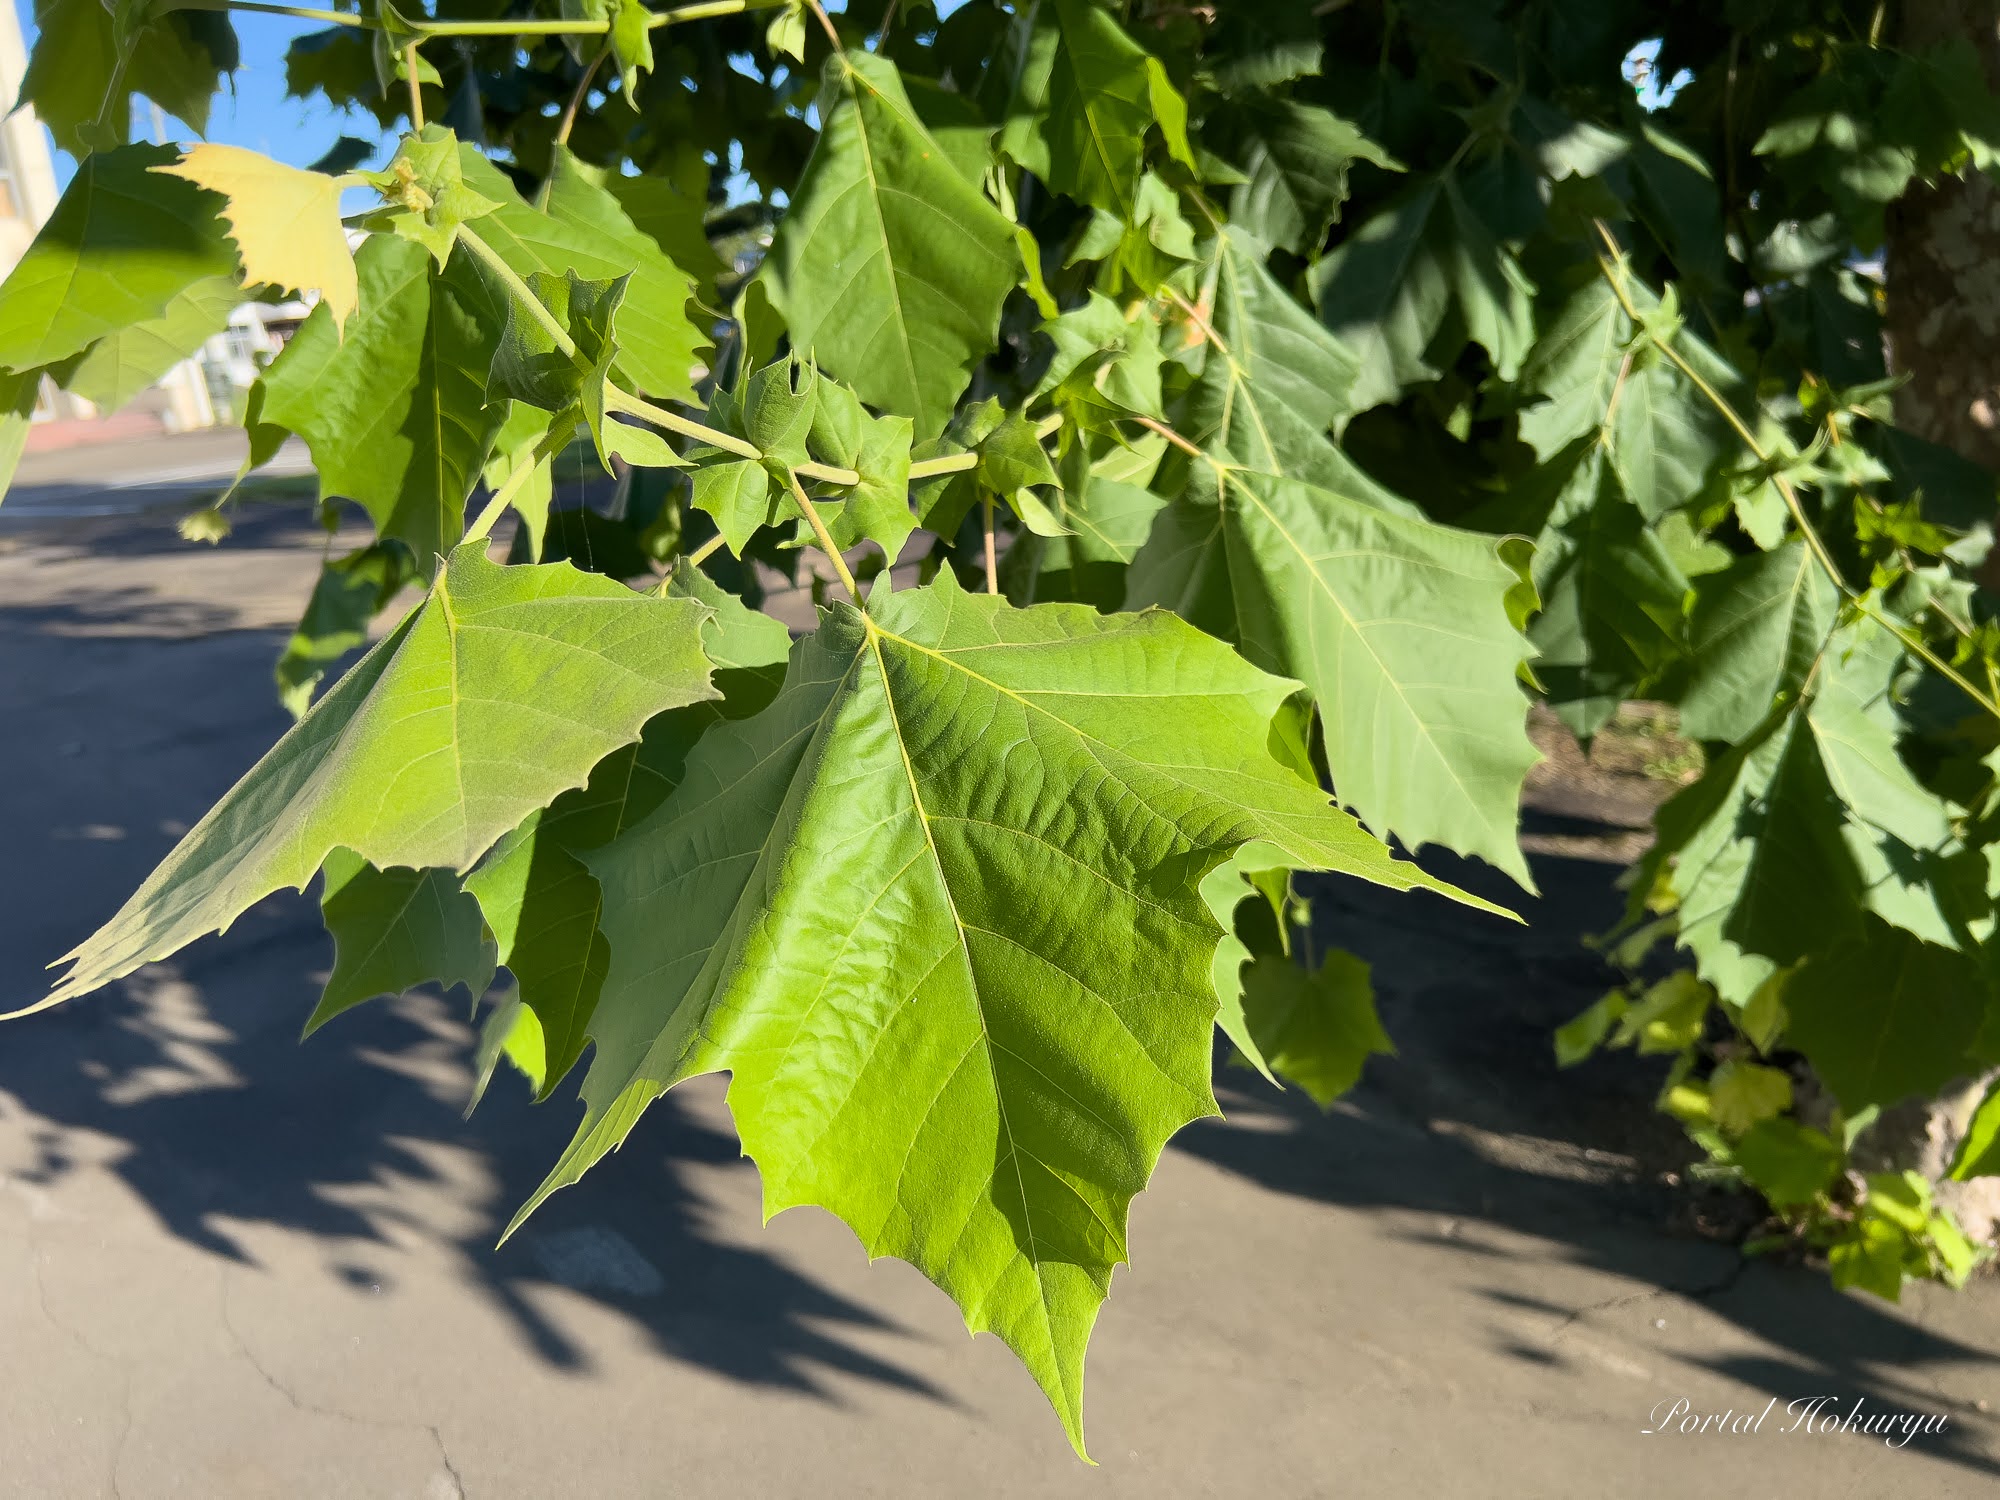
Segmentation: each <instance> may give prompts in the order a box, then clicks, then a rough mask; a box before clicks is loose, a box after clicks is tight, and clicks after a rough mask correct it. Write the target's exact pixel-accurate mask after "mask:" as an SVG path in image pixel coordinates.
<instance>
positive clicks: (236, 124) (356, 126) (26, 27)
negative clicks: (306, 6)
mask: <svg viewBox="0 0 2000 1500" xmlns="http://www.w3.org/2000/svg"><path fill="white" fill-rule="evenodd" d="M12 3H13V4H14V7H15V11H16V13H17V14H18V15H19V16H20V18H21V31H22V33H23V34H24V35H25V36H26V37H27V39H28V43H29V45H30V46H32V45H33V44H34V37H35V26H34V20H33V15H32V0H12ZM231 19H232V20H233V21H234V22H235V24H236V34H237V36H238V37H239V38H241V40H242V44H243V66H242V68H241V69H240V70H239V71H238V72H237V73H236V75H235V91H234V92H233V93H232V92H231V91H230V90H229V89H228V88H227V87H225V88H224V89H223V91H222V92H221V93H220V94H218V95H217V96H216V99H215V104H214V107H213V113H212V114H211V115H210V117H209V122H208V139H209V140H212V141H219V142H221V143H223V144H224V145H230V146H249V147H251V148H252V149H253V150H257V151H262V152H265V153H266V154H267V155H270V156H275V157H276V158H277V159H278V160H279V161H282V162H288V163H290V164H291V165H293V166H296V167H303V166H309V165H310V164H311V163H313V162H314V161H317V160H318V159H319V158H320V157H321V156H322V155H324V154H325V152H326V149H327V148H328V147H329V146H331V145H332V144H333V143H334V141H335V140H336V139H337V138H338V137H339V136H341V135H342V134H343V133H344V134H347V135H358V136H362V137H364V138H373V137H375V136H376V135H377V134H378V131H377V128H376V125H375V121H374V119H373V118H372V117H370V116H368V115H366V114H352V115H349V114H343V113H341V112H339V111H336V110H334V109H332V108H330V107H328V105H327V103H326V100H325V98H324V97H323V96H321V95H318V94H315V95H314V96H313V98H312V101H311V102H309V103H308V102H303V101H301V100H298V99H287V98H286V97H285V48H286V47H287V46H288V45H290V43H291V40H292V38H293V37H295V36H298V35H300V34H301V33H302V32H307V31H312V30H314V29H316V23H314V22H311V21H296V20H293V19H291V18H290V17H288V16H258V15H247V14H238V15H236V16H234V17H232V18H231ZM11 102H12V101H0V103H11ZM142 118H143V117H142ZM142 133H149V131H143V132H142ZM167 136H168V139H170V140H172V139H187V140H192V139H194V133H193V132H192V131H191V130H189V129H188V128H187V127H186V126H185V125H183V124H181V123H180V122H178V121H176V120H174V119H172V118H169V119H168V121H167ZM55 159H56V180H57V182H58V183H66V182H68V181H69V179H70V175H71V174H72V173H73V172H74V171H75V170H76V163H75V162H74V161H72V160H71V159H70V157H69V156H68V155H67V154H65V153H64V152H61V151H57V152H56V153H55ZM373 165H376V166H380V165H381V162H380V161H379V160H378V161H376V162H375V163H373Z"/></svg>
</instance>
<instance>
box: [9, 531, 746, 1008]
mask: <svg viewBox="0 0 2000 1500" xmlns="http://www.w3.org/2000/svg"><path fill="white" fill-rule="evenodd" d="M707 615H708V610H707V609H706V607H705V606H703V605H701V604H698V603H696V602H694V601H692V600H686V599H659V598H652V597H648V596H645V595H640V594H634V593H633V592H631V591H630V590H629V589H626V588H624V587H622V586H620V585H618V584H615V583H610V582H608V581H606V580H604V579H600V578H596V577H593V576H592V575H589V574H585V573H579V572H577V571H576V569H574V568H571V567H569V566H568V565H566V564H560V563H558V564H550V565H545V566H540V567H517V568H501V567H499V566H497V565H495V564H493V563H491V562H488V561H487V560H486V557H485V555H484V550H483V544H471V545H467V546H464V547H461V548H459V549H458V550H457V551H456V552H454V553H453V554H452V557H451V560H450V562H449V564H448V566H446V567H445V568H443V569H442V570H440V572H439V574H438V578H437V581H436V582H435V583H434V584H433V586H432V589H431V593H430V596H429V597H428V598H427V599H426V600H425V601H424V603H423V605H422V606H421V607H419V608H418V609H416V610H415V611H413V612H412V613H411V614H410V615H409V616H407V617H406V618H405V619H404V621H403V623H402V624H401V625H399V626H397V628H396V629H395V630H394V631H393V632H392V633H391V634H390V635H389V636H388V637H386V638H385V639H384V640H382V641H381V642H380V643H379V644H377V645H376V646H375V648H374V649H373V650H371V651H370V652H369V653H368V654H367V655H366V656H365V657H363V658H362V659H361V661H360V662H359V663H357V664H356V665H355V667H354V669H353V670H352V671H350V672H349V673H348V674H347V675H346V676H345V677H343V678H342V679H341V681H340V683H339V684H338V685H337V686H336V687H335V688H334V689H333V690H332V691H331V692H330V693H328V694H327V695H326V697H325V698H323V699H322V700H321V701H320V702H319V703H318V704H317V705H316V706H315V707H314V708H313V709H312V710H311V712H309V713H308V714H306V716H305V717H304V718H303V719H301V720H300V721H299V723H298V724H297V725H296V726H295V727H294V728H293V729H292V730H290V731H289V732H288V733H287V734H286V735H285V737H284V738H283V739H281V740H279V741H278V743H277V745H276V746H274V747H273V748H272V749H271V751H270V753H269V754H267V755H266V756H265V757H264V758H263V759H262V760H260V761H259V762H258V763H257V764H256V765H255V766H253V767H252V768H251V769H250V771H249V772H248V774H246V775H245V776H244V777H243V779H242V780H241V781H239V782H237V784H236V785H235V786H234V787H232V788H231V789H230V790H229V791H228V792H227V793H226V794H225V795H224V796H223V798H222V800H221V801H220V802H218V803H217V804H216V805H215V806H214V807H213V808H212V809H211V810H210V811H209V813H208V815H207V816H206V817H204V818H203V819H202V820H201V822H199V823H198V824H196V825H195V827H194V828H193V830H192V831H191V832H189V833H188V835H187V836H186V837H185V838H183V839H182V840H181V841H180V843H179V844H177V845H176V846H175V847H174V849H173V852H172V853H170V854H169V855H168V856H167V857H166V859H165V860H164V861H162V862H161V864H160V867H159V868H158V869H157V870H155V871H154V872H153V873H152V874H151V875H150V876H148V877H147V879H146V882H145V883H144V884H143V885H141V886H140V887H139V890H138V892H137V893H136V894H135V895H134V896H133V897H132V899H131V900H129V901H128V902H126V903H125V905H124V907H123V908H121V909H120V910H119V912H118V914H117V915H116V916H114V917H113V918H112V919H111V921H110V922H108V923H107V924H106V925H105V926H104V927H103V928H102V929H100V930H99V931H98V932H97V933H96V934H95V935H93V936H92V937H91V938H90V939H89V940H88V941H86V942H85V943H84V944H83V945H82V946H81V947H79V948H77V949H76V950H75V951H74V952H72V953H70V954H69V955H68V956H67V961H68V962H69V963H70V965H71V968H70V971H69V972H68V973H67V974H66V975H64V976H63V978H62V979H61V981H60V982H59V983H58V984H57V985H56V988H55V990H54V992H53V993H52V994H50V995H49V997H48V998H47V999H46V1000H43V1001H42V1002H41V1003H40V1004H39V1005H36V1006H33V1007H30V1009H33V1010H40V1009H43V1008H45V1007H47V1006H50V1005H54V1004H57V1003H58V1002H60V1001H63V1000H67V999H70V998H72V997H73V996H76V995H83V994H88V993H89V992H90V991H92V990H94V989H98V988H100V987H102V986H103V985H106V984H109V983H110V982H111V981H112V980H114V979H118V978H121V977H123V976H124V975H126V974H129V973H131V972H132V971H133V970H134V969H136V968H138V967H139V966H140V965H141V964H145V963H150V962H152V961H154V960H155V959H160V958H164V957H166V956H167V955H168V954H171V953H175V952H178V951H179V950H180V949H181V948H183V947H185V946H187V944H189V943H190V942H192V941H194V940H195V939H196V938H198V937H201V936H203V935H205V934H207V933H210V932H217V931H221V930H222V929H224V928H227V927H228V926H229V925H230V923H232V922H234V921H235V920H236V918H237V917H238V916H240V915H241V914H242V913H243V912H244V911H246V910H248V909H249V907H250V906H251V905H253V904H254V903H255V902H257V901H259V900H261V899H262V898H263V897H265V896H267V895H269V894H271V893H272V892H273V891H277V890H282V889H284V888H285V887H287V886H289V887H292V888H293V889H303V888H304V886H305V884H306V882H307V881H308V880H310V879H311V878H312V876H313V872H314V871H316V870H318V869H319V867H320V865H321V864H322V863H323V862H324V861H325V859H326V857H327V855H328V853H329V852H330V851H332V850H333V849H335V848H345V849H348V850H351V851H352V852H354V853H355V854H357V855H359V856H360V857H361V858H362V859H364V860H366V861H367V862H368V863H370V864H372V865H374V866H376V867H377V868H379V869H386V868H388V867H389V866H392V865H403V866H408V867H410V868H411V869H431V868H435V869H444V870H457V871H463V870H467V869H470V868H471V866H472V865H473V864H474V863H475V862H476V861H477V860H478V859H479V857H480V855H482V854H484V853H485V852H486V850H487V849H488V848H489V847H490V846H491V845H492V844H493V842H494V841H495V840H496V839H498V838H499V837H500V835H501V834H503V833H505V832H506V831H507V830H508V829H510V828H512V827H514V826H515V825H516V824H517V823H519V822H520V821H521V818H522V817H523V815H524V814H526V813H527V812H529V811H530V810H532V809H534V808H537V807H543V806H546V805H547V804H548V803H549V802H550V801H551V800H552V799H553V798H554V797H555V796H556V794H557V793H559V792H561V791H563V790H564V789H565V788H567V787H572V786H581V785H583V784H584V782H585V780H586V779H587V778H588V776H589V773H590V769H591V767H593V766H595V765H596V764H597V762H598V761H600V760H602V759H603V758H604V757H605V756H606V755H608V754H609V753H610V752H611V751H613V750H615V749H617V748H618V747H619V746H620V745H623V744H629V743H630V742H631V741H632V740H634V739H636V738H637V737H638V735H639V731H640V727H641V726H642V725H643V724H644V723H645V721H646V720H647V719H648V718H650V717H652V716H653V715H654V714H656V713H659V712H660V711H662V710H663V709H667V708H672V707H676V706H678V705H682V704H688V703H693V702H697V701H699V700H701V699H703V698H708V697H711V696H713V692H714V690H713V689H712V688H711V687H710V685H709V661H708V658H707V657H706V656H704V655H703V653H702V650H701V638H700V624H701V621H702V620H703V619H705V618H707Z"/></svg>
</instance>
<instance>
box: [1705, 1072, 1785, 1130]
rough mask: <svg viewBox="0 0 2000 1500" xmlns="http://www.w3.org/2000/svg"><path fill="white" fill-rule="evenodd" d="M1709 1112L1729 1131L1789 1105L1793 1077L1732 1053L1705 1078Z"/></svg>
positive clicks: (1770, 1117) (1753, 1123)
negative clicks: (1713, 1074)
mask: <svg viewBox="0 0 2000 1500" xmlns="http://www.w3.org/2000/svg"><path fill="white" fill-rule="evenodd" d="M1708 1106H1709V1113H1710V1114H1712V1115H1713V1116H1714V1117H1715V1123H1716V1124H1718V1125H1720V1126H1721V1127H1722V1128H1723V1129H1724V1130H1726V1131H1728V1132H1729V1133H1730V1134H1731V1135H1742V1134H1743V1133H1744V1132H1745V1131H1747V1130H1749V1129H1750V1128H1751V1127H1752V1126H1753V1125H1755V1124H1756V1123H1757V1122H1758V1121H1759V1120H1769V1119H1772V1118H1773V1117H1775V1116H1777V1115H1781V1114H1783V1113H1784V1112H1785V1111H1786V1110H1788V1109H1790V1108H1791V1107H1792V1080H1791V1079H1790V1077H1788V1076H1787V1075H1786V1074H1784V1073H1782V1072H1780V1071H1779V1070H1778V1069H1776V1068H1767V1067H1765V1066H1764V1065H1763V1064H1762V1063H1754V1062H1746V1061H1745V1060H1744V1059H1742V1058H1740V1057H1732V1058H1731V1059H1730V1060H1729V1061H1728V1062H1726V1063H1724V1064H1723V1065H1722V1066H1721V1067H1719V1068H1717V1069H1716V1070H1715V1076H1714V1077H1713V1078H1711V1079H1709V1081H1708Z"/></svg>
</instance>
